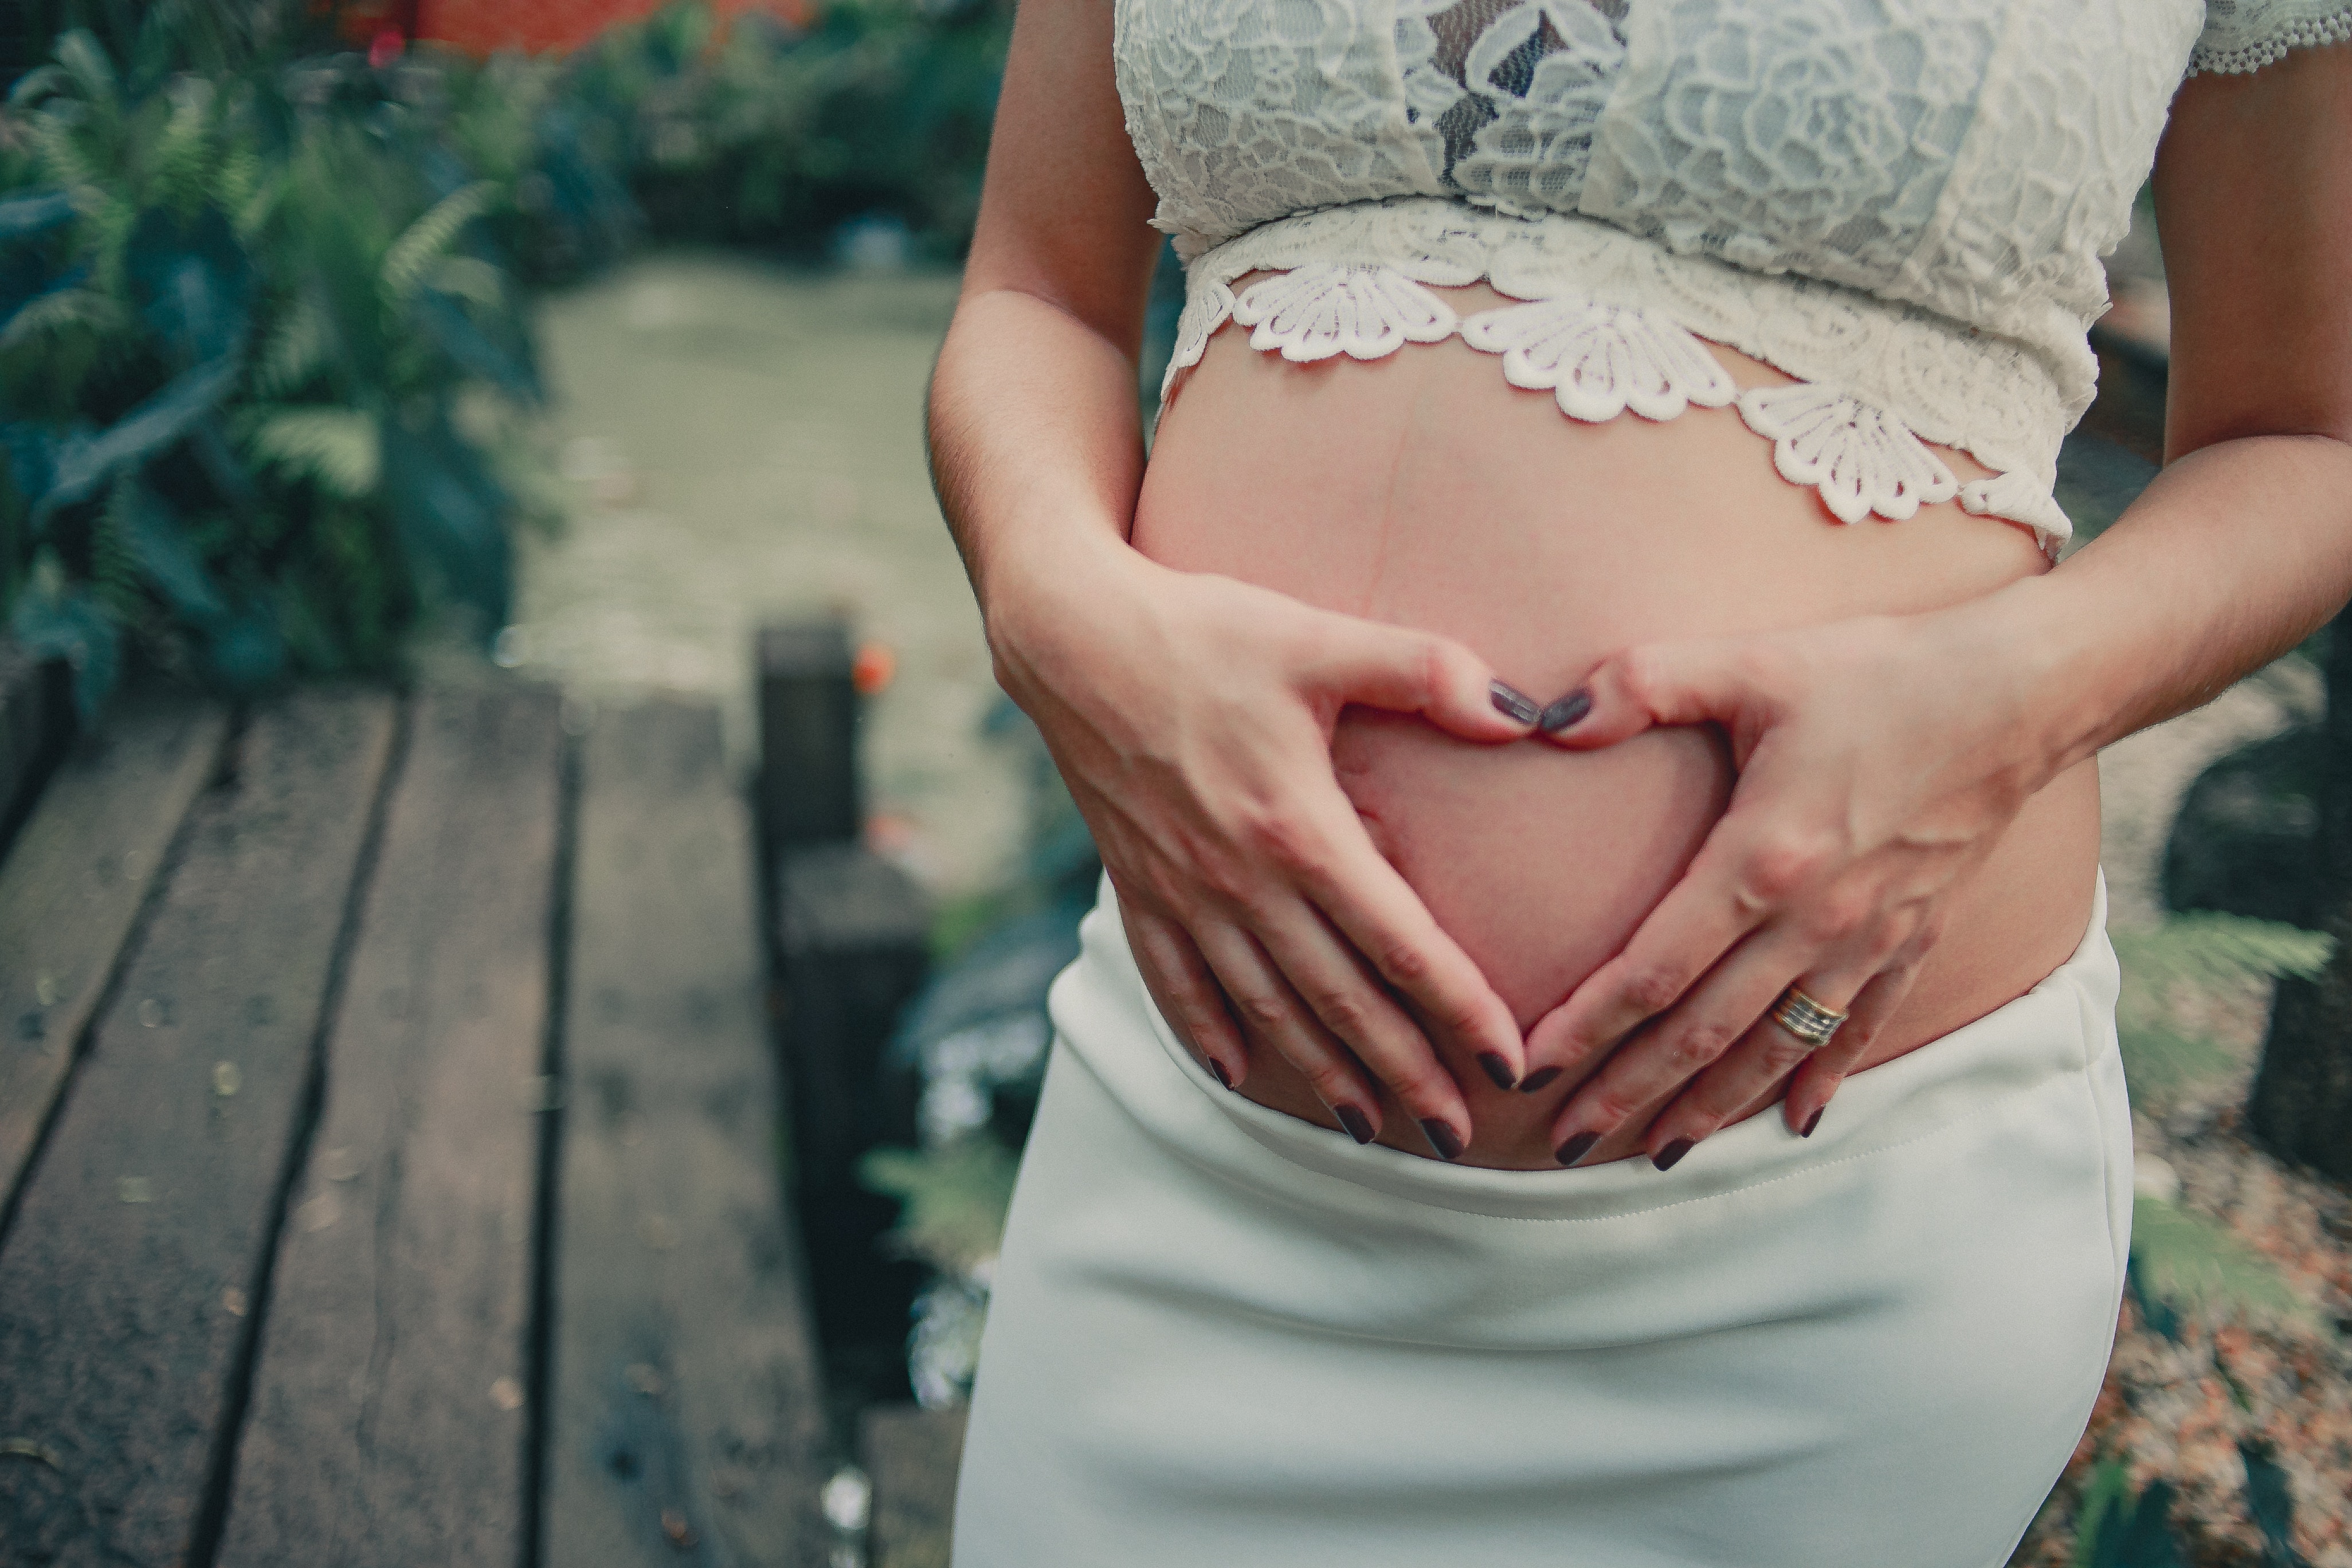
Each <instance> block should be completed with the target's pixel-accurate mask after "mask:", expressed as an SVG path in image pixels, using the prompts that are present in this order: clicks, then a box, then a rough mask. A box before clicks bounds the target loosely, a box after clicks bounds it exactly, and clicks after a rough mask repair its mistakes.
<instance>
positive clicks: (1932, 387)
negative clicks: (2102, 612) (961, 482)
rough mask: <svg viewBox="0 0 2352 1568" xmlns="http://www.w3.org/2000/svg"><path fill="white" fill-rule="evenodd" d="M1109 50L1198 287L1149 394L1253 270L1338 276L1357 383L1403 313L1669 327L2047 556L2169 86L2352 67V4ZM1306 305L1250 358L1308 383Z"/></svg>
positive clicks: (1622, 27)
mask: <svg viewBox="0 0 2352 1568" xmlns="http://www.w3.org/2000/svg"><path fill="white" fill-rule="evenodd" d="M1116 18H1117V39H1116V43H1115V48H1114V58H1115V62H1116V65H1117V69H1118V87H1119V93H1120V97H1121V99H1122V101H1123V102H1124V104H1125V108H1126V115H1127V127H1128V132H1129V136H1130V137H1131V138H1132V140H1133V142H1134V143H1135V148H1136V152H1137V154H1138V156H1139V158H1140V159H1141V161H1142V164H1143V168H1144V172H1145V174H1147V175H1148V176H1149V177H1150V181H1151V184H1152V187H1153V189H1154V190H1155V191H1156V192H1157V193H1158V195H1159V197H1160V205H1159V212H1158V215H1157V216H1156V217H1155V219H1154V222H1155V223H1157V224H1158V225H1159V226H1160V227H1161V228H1163V229H1165V230H1167V231H1168V232H1170V233H1171V234H1172V235H1174V236H1175V237H1176V244H1177V248H1178V251H1179V253H1180V254H1181V255H1182V256H1183V257H1184V258H1185V260H1186V261H1187V263H1188V265H1189V267H1190V270H1191V292H1190V298H1189V300H1188V301H1187V306H1186V310H1185V319H1184V321H1183V324H1182V327H1181V329H1180V332H1179V339H1178V344H1177V353H1176V355H1175V359H1174V362H1173V363H1171V366H1170V370H1169V377H1170V380H1169V386H1168V390H1169V391H1171V392H1172V391H1173V390H1174V387H1175V384H1176V383H1177V382H1178V381H1179V380H1180V379H1181V376H1182V374H1183V372H1184V371H1185V370H1186V369H1187V368H1188V367H1189V366H1191V365H1192V364H1193V363H1197V362H1198V360H1199V358H1200V354H1201V352H1202V348H1203V347H1204V346H1205V344H1206V342H1207V341H1208V337H1209V334H1210V333H1212V332H1213V331H1215V330H1216V329H1217V328H1218V327H1219V326H1221V325H1223V322H1224V321H1225V320H1226V319H1227V317H1228V316H1229V315H1231V314H1233V311H1234V304H1235V301H1234V298H1233V295H1232V292H1231V289H1230V285H1231V284H1232V282H1233V281H1234V279H1237V278H1239V277H1241V276H1242V275H1243V274H1244V273H1245V272H1248V271H1252V270H1267V269H1272V270H1279V269H1287V268H1298V267H1301V266H1303V265H1305V264H1307V263H1310V262H1319V263H1322V264H1325V266H1326V267H1327V268H1331V269H1339V268H1349V269H1353V271H1354V273H1355V277H1354V279H1353V281H1352V282H1350V283H1349V284H1348V287H1349V289H1352V290H1353V291H1354V293H1355V294H1356V295H1357V296H1358V297H1359V304H1360V310H1359V313H1360V315H1365V316H1366V317H1367V319H1369V320H1370V321H1373V323H1374V324H1375V325H1376V326H1377V327H1378V328H1379V329H1380V331H1379V335H1378V336H1376V337H1364V338H1357V339H1349V338H1346V337H1345V335H1344V334H1339V336H1338V337H1336V338H1335V339H1334V342H1336V343H1337V347H1336V348H1334V349H1332V350H1331V351H1329V352H1344V353H1349V354H1352V355H1355V356H1356V357H1358V358H1367V357H1376V356H1377V355H1378V354H1380V353H1392V352H1394V351H1395V350H1396V349H1397V348H1398V347H1401V346H1402V344H1403V343H1404V342H1431V341H1435V339H1434V338H1433V337H1430V336H1420V337H1415V336H1412V335H1411V333H1409V332H1405V331H1402V330H1401V322H1400V321H1399V319H1398V312H1399V310H1402V309H1405V307H1406V304H1407V302H1408V301H1410V308H1411V310H1423V311H1425V310H1426V307H1425V305H1423V303H1422V302H1421V301H1419V300H1412V296H1411V294H1410V293H1409V292H1408V291H1407V290H1405V289H1400V288H1399V287H1397V285H1399V284H1401V283H1410V282H1419V283H1422V284H1424V285H1431V286H1440V287H1442V286H1446V285H1447V284H1448V283H1452V284H1461V283H1469V282H1475V281H1477V280H1479V279H1489V280H1491V281H1492V282H1493V283H1494V284H1495V287H1496V289H1499V290H1501V291H1502V292H1504V293H1506V294H1510V295H1512V296H1514V297H1515V298H1518V299H1522V300H1553V299H1569V300H1573V301H1575V302H1576V303H1577V305H1578V306H1579V307H1580V308H1593V307H1606V308H1615V309H1618V310H1633V311H1641V312H1644V313H1646V314H1647V315H1648V316H1649V317H1652V318H1656V319H1662V320H1664V321H1669V322H1672V323H1675V324H1678V325H1679V326H1681V327H1682V328H1684V329H1685V330H1686V331H1689V332H1692V333H1696V335H1697V336H1699V337H1702V338H1708V339H1712V340H1714V341H1716V342H1725V343H1727V344H1729V345H1730V346H1732V347H1735V348H1738V349H1739V350H1740V351H1741V352H1743V353H1748V354H1751V355H1753V356H1754V357H1756V358H1758V359H1760V360H1763V361H1765V362H1766V363H1769V364H1772V365H1774V366H1776V367H1778V368H1779V369H1780V370H1782V371H1784V372H1786V373H1787V374H1790V375H1793V376H1796V377H1798V378H1799V379H1801V380H1804V381H1810V382H1814V383H1816V384H1820V385H1822V386H1823V387H1825V388H1827V389H1828V390H1829V391H1830V392H1831V393H1832V395H1836V396H1838V397H1841V398H1844V399H1848V400H1850V401H1851V402H1853V403H1856V404H1860V405H1867V411H1866V413H1864V414H1863V415H1861V416H1858V418H1857V419H1856V421H1855V423H1856V424H1857V425H1858V426H1866V427H1868V428H1869V429H1870V430H1872V431H1873V432H1875V433H1877V435H1878V436H1884V437H1885V440H1893V441H1895V444H1896V445H1898V446H1899V445H1901V440H1900V438H1901V437H1906V436H1916V437H1920V438H1922V439H1925V440H1928V441H1934V442H1937V443H1939V444H1942V445H1946V446H1951V447H1958V448H1960V449H1962V450H1965V451H1967V452H1969V454H1970V455H1971V456H1973V457H1975V458H1977V459H1978V460H1979V462H1981V463H1983V464H1984V465H1985V466H1986V467H1987V468H1991V469H1994V470H1996V472H1997V475H1998V477H1997V478H1996V479H1992V480H1990V481H1985V482H1982V483H1979V484H1975V485H1971V486H1969V487H1965V488H1963V489H1961V490H1960V491H1959V495H1960V499H1961V500H1962V502H1963V504H1964V505H1966V506H1968V507H1969V509H1970V510H1975V511H1979V512H1980V513H1989V514H1990V515H1994V516H2000V517H2005V518H2010V519H2011V520H2013V521H2019V522H2022V523H2025V524H2027V525H2029V526H2031V527H2032V528H2033V529H2035V530H2036V531H2038V532H2039V533H2040V534H2041V535H2042V539H2043V542H2044V543H2045V544H2047V545H2051V546H2053V547H2054V545H2055V543H2056V542H2058V541H2059V540H2061V539H2063V538H2064V537H2065V536H2066V535H2067V533H2068V532H2070V531H2071V529H2070V525H2069V524H2068V523H2067V521H2066V519H2065V516H2064V514H2063V512H2062V511H2061V510H2059V508H2058V506H2057V503H2056V502H2055V501H2054V500H2053V499H2052V496H2051V490H2052V487H2053V483H2054V481H2055V478H2056V463H2057V450H2058V443H2059V441H2060V439H2061V437H2063V435H2064V434H2065V432H2066V431H2067V430H2068V429H2070V428H2072V426H2073V425H2074V421H2075V420H2076V419H2078V418H2080V417H2081V416H2082V413H2083V410H2084V408H2085V407H2087V406H2088V405H2089V401H2090V396H2091V392H2092V387H2093V380H2094V377H2095V362H2094V361H2093V359H2092V356H2091V353H2090V350H2089V348H2088V346H2087V344H2086V342H2085V341H2084V334H2085V331H2087V329H2088V327H2089V325H2090V323H2091V322H2092V321H2095V320H2096V319H2097V318H2098V316H2099V315H2100V313H2101V312H2103V311H2104V310H2105V308H2106V304H2107V297H2106V288H2105V275H2104V273H2103V271H2102V269H2101V268H2100V266H2099V258H2100V257H2101V256H2103V255H2104V254H2105V253H2106V252H2107V251H2108V250H2110V249H2112V248H2113V247H2114V246H2115V244H2116V241H2118V240H2119V239H2121V238H2122V237H2123V235H2124V233H2125V230H2126V227H2127V226H2128V221H2129V216H2130V204H2131V201H2132V197H2133V195H2134V194H2135V193H2136V192H2137V190H2138V189H2139V188H2140V186H2141V184H2143V182H2144V181H2145V180H2146V178H2147V173H2148V170H2149V167H2150V165H2151V163H2152V162H2153V159H2154V156H2155V151H2156V142H2157V138H2158V134H2159V133H2160V132H2161V131H2162V129H2163V126H2164V118H2165V112H2166V110H2167V108H2168V105H2169V103H2170V100H2171V96H2172V93H2173V90H2174V89H2175V88H2176V87H2177V86H2178V84H2179V81H2180V79H2181V77H2182V75H2183V74H2184V72H2186V71H2188V70H2189V69H2190V68H2191V67H2192V64H2193V65H2194V67H2195V68H2200V69H2206V70H2246V69H2252V68H2255V67H2257V66H2259V65H2261V64H2263V63H2266V62H2267V61H2268V60H2271V59H2274V58H2277V57H2278V56H2279V55H2280V54H2283V53H2284V51H2285V50H2286V49H2287V48H2289V47H2301V46H2304V45H2308V44H2314V43H2324V42H2328V41H2332V40H2338V39H2342V38H2344V37H2347V35H2352V0H2210V4H2205V5H2200V3H2199V0H1117V4H1116ZM1379 269H1385V271H1384V272H1383V271H1381V270H1379ZM1433 274H1443V275H1444V276H1443V277H1440V276H1434V275H1433ZM1507 278H1509V279H1517V280H1518V281H1517V283H1516V284H1514V283H1509V282H1507V281H1506V279H1507ZM1329 281H1330V279H1329V277H1328V274H1327V275H1326V277H1325V282H1326V283H1328V282H1329ZM1291 303H1292V306H1293V309H1292V312H1291V313H1292V317H1293V318H1294V319H1296V320H1298V321H1303V322H1307V323H1310V325H1309V326H1307V327H1302V328H1301V329H1298V330H1297V331H1292V330H1286V329H1279V328H1277V329H1276V330H1275V331H1267V329H1266V327H1265V324H1264V323H1263V321H1261V322H1259V323H1255V324H1258V326H1259V331H1258V332H1257V333H1256V334H1255V340H1254V341H1256V342H1258V343H1259V346H1260V347H1262V348H1266V349H1268V350H1276V349H1278V350H1279V351H1280V352H1283V353H1286V354H1287V355H1289V356H1290V357H1292V358H1303V357H1310V353H1309V351H1311V350H1312V349H1313V348H1314V347H1315V346H1316V345H1315V342H1313V340H1312V339H1311V338H1310V337H1309V336H1306V335H1302V333H1305V332H1308V331H1311V330H1312V326H1311V323H1313V322H1314V321H1317V320H1318V319H1320V318H1319V317H1318V312H1317V311H1316V310H1308V309H1305V308H1303V306H1302V305H1301V303H1300V302H1299V301H1297V300H1292V301H1291ZM1337 309H1338V308H1337V307H1335V310H1337ZM1258 313H1259V314H1260V315H1261V316H1266V317H1270V316H1271V315H1272V314H1273V313H1274V307H1273V306H1272V305H1271V304H1269V305H1267V306H1266V307H1264V308H1262V309H1261V310H1259V312H1258ZM1327 314H1328V312H1327ZM1448 317H1449V319H1450V311H1449V312H1448ZM1424 325H1425V330H1426V331H1434V327H1433V326H1429V325H1427V324H1426V323H1424ZM1445 335H1448V334H1445V333H1438V334H1437V336H1438V337H1443V336H1445ZM1470 341H1472V342H1473V346H1478V345H1477V344H1476V342H1475V339H1472V340H1470ZM1601 401H1602V402H1603V403H1604V404H1605V403H1607V402H1608V401H1610V398H1609V397H1608V396H1607V395H1603V397H1602V400H1601ZM1627 405H1630V406H1636V411H1637V412H1639V408H1638V405H1632V403H1631V400H1630V399H1628V400H1627ZM1561 406H1562V410H1563V412H1566V413H1569V414H1570V415H1571V416H1575V417H1580V418H1583V417H1589V416H1587V415H1583V414H1579V413H1577V411H1576V409H1575V408H1574V407H1572V406H1570V402H1569V401H1568V400H1563V402H1562V405H1561ZM1874 440H1877V437H1876V436H1874ZM1885 440H1877V444H1878V445H1879V446H1881V447H1884V446H1885ZM1930 460H1932V459H1930ZM1896 467H1898V468H1915V469H1916V468H1917V460H1916V458H1912V457H1910V455H1909V454H1908V453H1907V452H1906V453H1905V454H1904V455H1903V457H1902V459H1901V461H1900V462H1899V463H1897V465H1896ZM1782 468H1783V472H1786V464H1785V463H1784V464H1783V465H1782ZM1824 498H1825V499H1830V496H1829V492H1828V491H1826V490H1825V491H1824ZM1867 499H1869V500H1871V501H1872V504H1871V505H1870V506H1869V507H1867V508H1865V509H1864V510H1865V512H1867V511H1878V512H1879V514H1880V515H1882V516H1887V517H1902V516H1907V515H1909V512H1908V510H1903V509H1904V508H1905V507H1906V505H1910V506H1916V501H1908V502H1906V500H1905V499H1904V495H1903V493H1901V492H1897V493H1895V495H1894V497H1893V499H1894V502H1895V508H1896V510H1882V509H1880V508H1879V507H1878V506H1877V505H1876V504H1875V503H1876V500H1878V499H1879V497H1878V495H1877V494H1875V493H1872V494H1870V495H1869V496H1868V498H1867ZM1844 515H1845V514H1844V512H1843V511H1841V512H1840V516H1841V517H1843V516H1844ZM1846 520H1847V521H1853V519H1851V518H1847V519H1846Z"/></svg>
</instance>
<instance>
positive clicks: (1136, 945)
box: [1118, 901, 1249, 1089]
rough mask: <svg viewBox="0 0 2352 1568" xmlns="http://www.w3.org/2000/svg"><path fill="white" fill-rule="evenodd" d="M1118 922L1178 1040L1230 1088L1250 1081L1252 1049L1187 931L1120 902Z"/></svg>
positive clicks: (1146, 981) (1145, 981)
mask: <svg viewBox="0 0 2352 1568" xmlns="http://www.w3.org/2000/svg"><path fill="white" fill-rule="evenodd" d="M1118 913H1119V919H1120V921H1122V922H1123V923H1124V924H1125V925H1126V927H1127V945H1128V947H1129V949H1130V950H1131V951H1132V952H1134V954H1135V967H1136V968H1137V969H1138V970H1139V971H1141V972H1142V974H1143V985H1144V989H1146V990H1147V991H1149V992H1150V993H1151V1000H1152V1001H1153V1002H1154V1003H1156V1004H1157V1005H1159V1008H1160V1016H1161V1017H1163V1018H1165V1019H1167V1020H1168V1025H1169V1027H1171V1028H1172V1029H1174V1030H1175V1031H1176V1036H1177V1038H1179V1039H1181V1040H1182V1041H1183V1042H1184V1043H1185V1044H1187V1045H1189V1046H1191V1047H1192V1049H1193V1050H1195V1051H1197V1052H1199V1053H1200V1056H1201V1058H1202V1060H1203V1061H1204V1062H1206V1063H1207V1064H1208V1068H1209V1070H1210V1071H1211V1072H1213V1073H1214V1074H1216V1076H1217V1081H1218V1082H1220V1083H1222V1084H1223V1085H1224V1086H1225V1087H1226V1088H1227V1089H1234V1088H1236V1087H1238V1086H1239V1085H1240V1084H1241V1082H1242V1080H1243V1079H1246V1078H1247V1077H1249V1047H1248V1045H1247V1044H1246V1043H1245V1042H1244V1040H1243V1038H1242V1032H1241V1028H1240V1026H1238V1025H1236V1024H1235V1023H1234V1016H1233V1014H1232V1013H1231V1012H1230V1011H1229V1010H1228V1009H1227V1007H1226V1005H1225V994H1224V991H1223V988H1222V987H1221V986H1219V985H1218V984H1217V977H1216V976H1215V975H1214V974H1213V973H1210V970H1209V962H1208V960H1206V959H1204V958H1202V956H1201V950H1200V948H1199V947H1198V946H1197V945H1196V944H1195V943H1194V942H1193V941H1192V937H1190V936H1189V935H1187V934H1186V933H1185V931H1184V928H1183V927H1182V926H1181V925H1178V924H1177V923H1176V922H1175V921H1171V920H1169V919H1167V918H1166V917H1165V916H1162V915H1157V914H1153V913H1151V912H1150V910H1143V909H1140V908H1139V907H1137V906H1136V905H1134V904H1131V903H1128V902H1125V901H1122V902H1121V903H1120V904H1119V906H1118Z"/></svg>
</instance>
